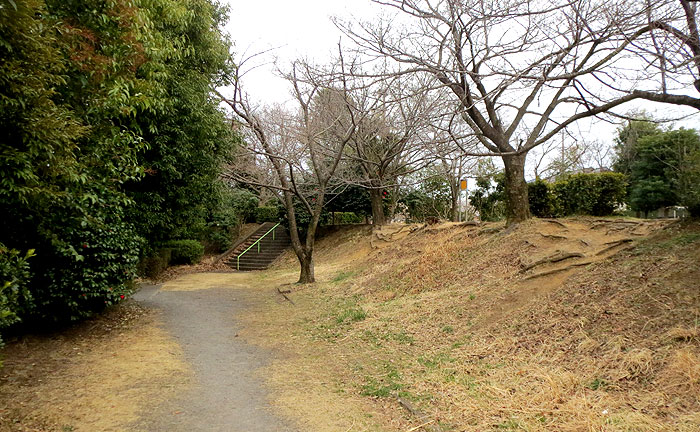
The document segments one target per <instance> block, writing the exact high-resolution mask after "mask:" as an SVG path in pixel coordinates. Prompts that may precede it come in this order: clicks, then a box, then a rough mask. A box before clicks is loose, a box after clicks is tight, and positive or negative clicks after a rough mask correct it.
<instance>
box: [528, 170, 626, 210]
mask: <svg viewBox="0 0 700 432" xmlns="http://www.w3.org/2000/svg"><path fill="white" fill-rule="evenodd" d="M528 193H529V198H530V212H531V213H532V214H533V215H534V216H537V217H561V216H569V215H575V214H578V215H593V216H608V215H611V214H613V213H614V212H615V210H616V209H617V208H618V207H619V206H621V205H622V204H623V203H624V201H625V198H626V194H627V178H626V177H625V175H623V174H620V173H612V172H608V173H592V174H574V175H572V176H569V177H567V178H564V179H562V180H559V181H557V182H556V183H547V182H545V181H543V180H539V179H538V180H535V181H534V182H532V183H530V184H529V185H528Z"/></svg>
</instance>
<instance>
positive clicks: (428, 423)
mask: <svg viewBox="0 0 700 432" xmlns="http://www.w3.org/2000/svg"><path fill="white" fill-rule="evenodd" d="M397 401H398V402H399V405H401V406H402V407H403V408H404V409H405V410H406V411H408V412H409V413H411V415H412V416H414V417H416V418H417V419H418V420H419V421H422V422H425V423H423V424H421V425H419V426H418V427H417V428H413V429H409V430H410V431H416V430H418V429H423V430H425V431H428V432H443V430H442V428H441V427H440V426H438V425H436V424H434V423H435V420H428V419H429V416H427V415H425V414H423V413H422V412H421V411H420V410H418V408H416V407H414V406H413V404H411V403H410V402H409V401H407V400H406V399H404V398H397Z"/></svg>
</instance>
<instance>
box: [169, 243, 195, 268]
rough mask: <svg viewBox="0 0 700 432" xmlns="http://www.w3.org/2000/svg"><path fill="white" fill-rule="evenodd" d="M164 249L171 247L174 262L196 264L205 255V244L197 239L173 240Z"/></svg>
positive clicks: (171, 261)
mask: <svg viewBox="0 0 700 432" xmlns="http://www.w3.org/2000/svg"><path fill="white" fill-rule="evenodd" d="M163 249H170V263H172V264H196V263H198V262H199V261H200V260H201V259H202V256H203V255H204V246H203V245H202V243H200V242H198V241H197V240H171V241H169V242H166V243H165V244H164V245H163Z"/></svg>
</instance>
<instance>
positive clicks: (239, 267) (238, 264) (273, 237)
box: [236, 222, 282, 270]
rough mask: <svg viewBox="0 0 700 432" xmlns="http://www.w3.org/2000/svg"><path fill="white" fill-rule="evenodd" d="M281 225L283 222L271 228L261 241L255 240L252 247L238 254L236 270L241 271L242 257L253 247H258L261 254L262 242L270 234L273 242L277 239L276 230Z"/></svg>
mask: <svg viewBox="0 0 700 432" xmlns="http://www.w3.org/2000/svg"><path fill="white" fill-rule="evenodd" d="M281 223H282V222H278V223H277V225H275V226H273V227H272V228H270V229H269V230H268V231H267V232H266V233H265V234H263V235H261V236H260V238H259V239H257V240H255V242H254V243H253V244H252V245H250V246H248V248H247V249H246V250H244V251H243V252H241V253H239V254H238V257H237V258H236V270H240V269H241V257H242V256H243V254H244V253H246V252H248V251H249V250H251V249H252V248H253V246H255V245H258V253H260V240H262V239H264V238H265V237H266V236H267V235H268V234H270V233H272V240H274V239H275V228H277V227H278V226H280V224H281Z"/></svg>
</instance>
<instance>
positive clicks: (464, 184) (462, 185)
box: [459, 180, 467, 190]
mask: <svg viewBox="0 0 700 432" xmlns="http://www.w3.org/2000/svg"><path fill="white" fill-rule="evenodd" d="M459 188H460V189H461V190H467V181H466V180H462V181H460V182H459Z"/></svg>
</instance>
